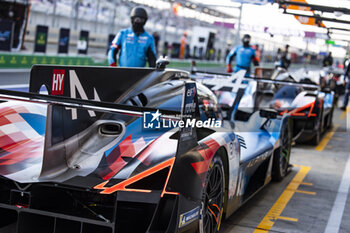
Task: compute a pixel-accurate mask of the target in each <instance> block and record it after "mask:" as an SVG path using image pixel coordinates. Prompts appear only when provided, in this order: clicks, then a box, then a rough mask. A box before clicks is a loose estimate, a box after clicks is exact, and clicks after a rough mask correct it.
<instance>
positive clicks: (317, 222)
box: [220, 109, 350, 233]
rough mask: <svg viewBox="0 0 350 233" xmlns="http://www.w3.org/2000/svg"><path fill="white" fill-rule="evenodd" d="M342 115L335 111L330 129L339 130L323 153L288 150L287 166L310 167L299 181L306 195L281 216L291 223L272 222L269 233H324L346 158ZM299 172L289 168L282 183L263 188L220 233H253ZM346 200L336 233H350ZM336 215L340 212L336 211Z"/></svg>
mask: <svg viewBox="0 0 350 233" xmlns="http://www.w3.org/2000/svg"><path fill="white" fill-rule="evenodd" d="M342 114H343V112H341V111H340V110H338V109H337V110H336V111H335V113H334V120H333V122H334V125H337V124H338V125H339V126H338V128H337V129H336V131H335V133H334V135H333V136H332V138H331V139H330V141H329V142H328V144H327V145H326V147H325V148H324V150H322V151H316V150H315V147H314V146H309V145H296V146H294V147H293V148H292V154H291V163H292V164H297V165H302V166H308V167H310V170H309V172H308V173H307V174H306V176H305V178H304V180H303V182H304V183H305V184H301V185H300V186H299V188H298V190H302V191H307V193H305V192H304V193H302V192H300V193H299V192H295V193H294V194H293V196H292V197H291V199H290V200H289V202H288V204H287V205H286V206H285V207H284V209H283V211H282V213H281V216H283V217H288V218H293V219H294V221H290V220H283V219H277V220H272V221H273V222H274V224H273V226H272V228H271V229H270V232H314V233H319V232H324V231H325V228H326V225H327V222H328V219H329V216H330V213H331V210H332V208H333V205H334V200H335V198H336V196H337V194H338V188H339V185H340V182H341V180H342V176H343V172H344V168H345V165H346V163H347V160H348V158H349V155H350V143H349V142H350V130H349V126H350V122H349V120H350V119H349V114H348V117H347V118H345V119H343V120H340V117H341V116H342ZM347 122H348V123H347ZM326 134H327V133H326ZM324 137H325V135H324ZM299 170H300V168H299V167H293V169H292V171H291V172H290V173H289V174H288V176H287V177H286V178H285V179H284V180H283V181H282V182H272V183H270V184H269V185H267V186H266V187H265V188H264V189H263V190H261V192H260V193H258V194H257V195H256V196H255V197H253V198H252V199H251V200H250V201H249V202H248V203H246V204H245V205H244V206H242V207H241V208H240V209H239V210H238V211H237V212H236V213H234V214H233V215H232V216H230V217H229V218H228V219H227V220H226V221H224V222H223V223H222V226H221V231H220V232H221V233H233V232H241V233H246V232H247V233H248V232H254V231H255V230H256V229H257V227H258V226H259V224H260V223H261V221H262V220H263V219H264V217H265V216H266V215H267V213H268V212H269V210H270V209H271V208H272V206H273V205H274V204H275V203H278V202H279V200H278V199H279V197H280V196H281V195H282V194H283V193H284V192H286V190H287V186H288V185H289V184H290V183H291V181H292V179H293V178H294V177H295V176H296V174H297V173H298V171H299ZM287 191H288V190H287ZM349 196H350V195H349V194H348V198H347V202H346V206H345V209H344V213H343V216H342V218H341V223H340V229H339V232H342V233H345V232H350V197H349ZM337 211H338V212H340V209H339V210H338V209H337ZM295 220H297V221H295ZM260 232H268V231H260Z"/></svg>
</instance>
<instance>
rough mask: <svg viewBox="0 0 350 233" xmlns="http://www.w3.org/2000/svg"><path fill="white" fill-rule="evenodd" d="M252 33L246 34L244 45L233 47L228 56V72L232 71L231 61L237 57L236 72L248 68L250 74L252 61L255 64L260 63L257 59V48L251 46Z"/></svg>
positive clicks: (247, 73)
mask: <svg viewBox="0 0 350 233" xmlns="http://www.w3.org/2000/svg"><path fill="white" fill-rule="evenodd" d="M250 39H251V37H250V35H248V34H245V35H244V36H243V38H242V43H243V45H240V46H237V47H235V48H233V49H232V50H231V51H230V52H229V54H228V55H227V57H226V65H227V72H228V73H232V66H231V62H232V60H233V58H235V68H234V70H233V71H234V72H238V71H240V70H246V71H247V72H246V76H249V75H250V63H251V62H252V61H253V63H254V65H255V66H258V65H259V62H258V61H257V59H256V55H255V50H254V49H253V48H252V47H250Z"/></svg>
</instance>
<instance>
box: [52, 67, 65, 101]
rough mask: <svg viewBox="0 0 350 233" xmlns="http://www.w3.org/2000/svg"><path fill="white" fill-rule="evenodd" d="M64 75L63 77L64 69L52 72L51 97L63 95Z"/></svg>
mask: <svg viewBox="0 0 350 233" xmlns="http://www.w3.org/2000/svg"><path fill="white" fill-rule="evenodd" d="M64 75H65V70H64V69H54V70H53V74H52V87H51V94H52V95H63V87H64Z"/></svg>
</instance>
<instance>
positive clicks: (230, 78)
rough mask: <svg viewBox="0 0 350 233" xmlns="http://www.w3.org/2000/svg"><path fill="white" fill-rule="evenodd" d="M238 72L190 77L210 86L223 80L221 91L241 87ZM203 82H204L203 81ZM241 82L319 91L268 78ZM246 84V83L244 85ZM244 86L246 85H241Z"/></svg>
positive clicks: (308, 86) (247, 79)
mask: <svg viewBox="0 0 350 233" xmlns="http://www.w3.org/2000/svg"><path fill="white" fill-rule="evenodd" d="M238 74H239V72H237V73H234V74H232V75H231V74H228V73H220V72H207V71H197V72H196V73H195V75H193V76H192V78H193V79H195V80H203V81H202V82H203V83H204V84H205V83H208V84H211V83H217V82H220V81H222V80H225V81H224V83H223V84H221V86H222V88H223V89H227V90H230V89H231V88H232V87H234V86H235V85H234V84H238V85H241V84H242V83H238V82H237V81H236V80H237V79H241V78H242V77H241V76H242V75H238ZM204 80H205V81H204ZM243 80H246V81H248V82H249V81H256V82H258V83H267V84H281V85H289V86H297V87H303V88H309V89H314V90H319V89H320V87H319V86H318V85H316V84H310V83H303V82H296V81H284V80H272V79H268V78H258V77H246V76H243ZM246 84H247V83H246ZM243 86H246V85H243ZM238 89H239V87H235V89H233V90H238Z"/></svg>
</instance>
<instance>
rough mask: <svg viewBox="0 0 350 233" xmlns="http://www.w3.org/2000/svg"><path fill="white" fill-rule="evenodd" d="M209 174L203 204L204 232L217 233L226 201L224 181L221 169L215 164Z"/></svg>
mask: <svg viewBox="0 0 350 233" xmlns="http://www.w3.org/2000/svg"><path fill="white" fill-rule="evenodd" d="M209 172H210V173H209V176H208V183H207V186H206V190H205V196H204V203H203V205H204V208H203V230H204V232H205V233H213V232H216V231H217V229H218V224H219V223H220V220H221V219H220V218H221V207H222V204H223V199H224V179H223V172H222V169H221V167H220V166H219V165H218V164H215V165H214V166H213V167H212V169H211V170H210V171H209Z"/></svg>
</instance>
